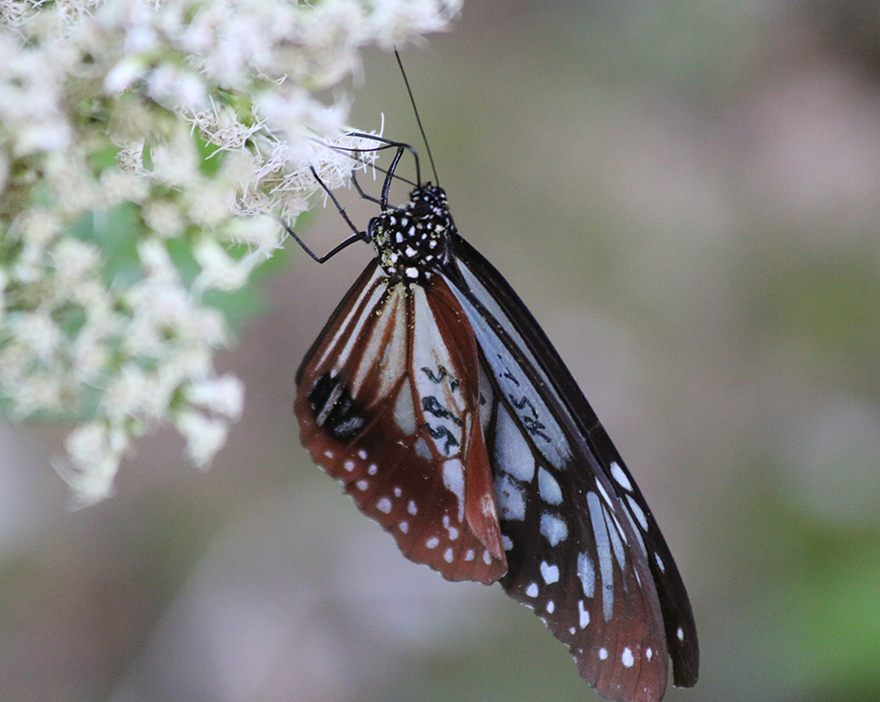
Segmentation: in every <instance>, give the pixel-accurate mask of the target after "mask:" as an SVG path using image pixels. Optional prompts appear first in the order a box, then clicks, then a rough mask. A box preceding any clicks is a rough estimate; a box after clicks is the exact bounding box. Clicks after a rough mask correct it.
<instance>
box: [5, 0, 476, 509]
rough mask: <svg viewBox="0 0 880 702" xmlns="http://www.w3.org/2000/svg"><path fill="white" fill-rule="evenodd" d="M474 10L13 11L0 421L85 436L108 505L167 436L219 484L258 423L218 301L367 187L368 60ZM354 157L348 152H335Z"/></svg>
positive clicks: (425, 2) (166, 7)
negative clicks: (358, 81) (356, 170)
mask: <svg viewBox="0 0 880 702" xmlns="http://www.w3.org/2000/svg"><path fill="white" fill-rule="evenodd" d="M459 4H460V0H322V1H320V2H315V3H313V4H303V3H297V2H295V1H293V0H56V2H54V3H48V2H45V0H0V231H2V239H0V411H2V412H3V413H4V415H5V416H6V417H9V418H11V419H15V420H21V419H26V418H42V419H47V420H65V421H71V420H74V421H76V422H77V426H76V428H75V429H74V430H73V431H72V432H71V434H70V435H69V437H68V439H67V442H66V449H67V456H66V458H65V459H63V460H59V461H58V462H57V464H56V468H57V469H58V470H59V473H60V474H61V475H62V476H63V477H64V478H65V479H66V480H67V481H68V483H69V484H70V485H71V487H72V490H73V493H74V496H75V499H76V501H77V502H78V503H79V504H88V503H91V502H94V501H97V500H100V499H102V498H104V497H105V496H107V495H108V494H109V493H110V491H111V489H112V483H113V478H114V476H115V474H116V472H117V470H118V467H119V463H120V461H121V459H122V457H123V456H124V455H125V454H126V453H127V452H129V451H130V450H131V449H132V446H133V442H134V440H135V439H136V438H138V437H140V436H141V435H143V434H144V433H145V432H146V431H148V430H149V429H150V428H152V427H154V426H157V425H159V424H161V423H164V422H168V423H171V424H173V425H174V426H175V427H176V428H177V430H178V431H179V432H180V433H181V434H182V435H183V436H184V437H185V438H186V440H187V449H186V450H187V453H188V455H189V457H190V459H191V460H192V461H193V462H194V463H195V464H196V465H198V466H204V465H206V464H207V463H208V462H209V461H210V459H211V458H212V456H213V455H214V454H215V453H216V451H217V450H218V449H219V448H220V447H221V446H222V445H223V443H224V441H225V438H226V433H227V430H228V426H229V424H230V423H231V422H233V421H235V420H236V419H237V418H238V416H239V415H240V413H241V409H242V402H243V388H242V385H241V382H240V381H239V380H238V379H237V378H235V377H234V376H231V375H225V376H218V375H217V373H216V372H215V370H214V368H213V362H212V356H213V354H214V353H215V352H216V351H217V350H219V349H221V348H223V347H224V346H225V345H226V344H227V343H228V340H229V334H228V328H227V322H226V319H225V318H224V316H223V314H222V312H221V311H220V310H219V309H218V308H217V307H214V306H212V305H211V304H208V302H206V294H207V293H209V292H211V291H233V290H238V289H240V288H242V287H243V286H244V285H245V284H246V283H247V282H248V280H249V278H250V276H251V273H252V272H253V271H254V269H255V268H256V267H257V266H258V265H259V264H260V263H262V262H264V261H265V260H266V259H267V258H268V257H269V256H271V254H272V252H273V250H275V249H276V248H277V247H279V246H280V245H281V242H282V239H283V236H284V233H283V230H282V229H281V227H280V226H279V224H278V222H277V220H275V219H274V218H273V217H268V216H256V215H262V214H267V213H274V214H277V215H280V216H282V217H283V218H285V219H287V220H290V221H292V220H293V219H295V218H296V216H297V215H299V214H300V213H301V212H303V211H304V210H305V209H307V207H308V201H309V195H310V194H311V193H312V192H314V190H315V189H316V187H317V184H316V182H315V180H314V178H313V177H312V176H311V171H310V168H314V169H315V170H316V171H317V172H318V174H319V175H320V177H321V178H322V180H323V181H324V182H325V183H326V184H327V186H328V187H330V188H334V187H339V186H341V185H343V184H345V183H346V182H347V179H348V177H349V173H350V171H351V163H352V162H351V159H349V158H348V157H346V156H344V155H343V154H342V153H340V151H339V150H337V149H339V147H343V148H356V147H357V146H358V144H359V140H358V139H357V138H355V137H351V136H347V135H346V132H347V131H350V130H348V129H346V122H347V119H348V108H349V104H348V101H347V99H346V98H337V99H336V100H335V101H334V102H333V103H332V104H329V105H327V104H324V103H322V102H321V101H320V100H319V99H318V98H317V97H316V95H317V94H318V93H320V92H321V91H325V90H326V89H327V88H328V87H331V86H334V85H337V84H338V83H340V82H341V81H342V80H344V79H345V78H347V77H348V76H350V75H352V74H355V73H356V71H357V69H358V66H359V51H360V50H361V49H362V48H363V47H366V46H369V45H378V46H381V47H383V48H391V47H393V46H395V45H400V44H402V43H404V42H406V41H408V40H411V39H412V38H414V37H417V36H419V35H422V34H426V33H429V32H434V31H440V30H442V29H444V28H445V27H446V26H447V24H448V22H449V20H450V19H451V17H452V16H453V15H454V14H455V12H456V11H457V10H458V8H459ZM334 147H335V148H334Z"/></svg>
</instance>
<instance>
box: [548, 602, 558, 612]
mask: <svg viewBox="0 0 880 702" xmlns="http://www.w3.org/2000/svg"><path fill="white" fill-rule="evenodd" d="M554 609H556V605H555V604H554V602H553V600H547V614H553V610H554Z"/></svg>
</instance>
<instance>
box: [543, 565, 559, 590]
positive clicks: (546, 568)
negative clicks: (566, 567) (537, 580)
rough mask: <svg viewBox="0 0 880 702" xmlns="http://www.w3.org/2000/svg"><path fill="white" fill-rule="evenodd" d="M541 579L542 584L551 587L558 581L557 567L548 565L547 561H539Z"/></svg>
mask: <svg viewBox="0 0 880 702" xmlns="http://www.w3.org/2000/svg"><path fill="white" fill-rule="evenodd" d="M541 577H542V578H544V582H545V583H547V584H548V585H551V584H553V583H555V582H557V581H558V580H559V566H555V565H550V564H549V563H547V561H541Z"/></svg>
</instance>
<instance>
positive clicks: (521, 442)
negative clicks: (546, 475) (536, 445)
mask: <svg viewBox="0 0 880 702" xmlns="http://www.w3.org/2000/svg"><path fill="white" fill-rule="evenodd" d="M495 462H496V465H497V466H498V469H499V470H500V471H503V472H505V473H509V474H510V475H512V476H513V477H514V478H516V479H518V480H522V481H524V482H531V480H532V478H533V477H534V475H535V457H534V456H533V455H532V451H531V449H529V445H528V443H527V442H526V440H525V437H523V434H522V432H521V431H520V430H519V427H517V425H516V423H515V422H514V421H513V418H512V417H511V416H510V413H509V412H508V411H507V410H506V409H504V408H503V407H500V406H499V408H498V422H497V425H496V428H495Z"/></svg>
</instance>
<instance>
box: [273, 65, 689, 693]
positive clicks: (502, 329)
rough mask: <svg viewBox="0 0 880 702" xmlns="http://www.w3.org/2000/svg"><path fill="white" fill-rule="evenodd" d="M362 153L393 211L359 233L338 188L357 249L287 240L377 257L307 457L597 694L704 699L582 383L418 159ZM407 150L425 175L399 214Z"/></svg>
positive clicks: (304, 407)
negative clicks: (540, 639)
mask: <svg viewBox="0 0 880 702" xmlns="http://www.w3.org/2000/svg"><path fill="white" fill-rule="evenodd" d="M404 80H406V77H405V75H404ZM407 88H409V85H408V84H407ZM410 96H411V92H410ZM413 108H414V109H415V103H413ZM416 118H417V119H418V113H417V112H416ZM419 126H420V128H421V122H420V121H419ZM422 132H423V135H424V130H422ZM357 136H360V137H366V138H372V139H374V140H375V141H376V142H378V143H379V146H378V147H377V150H379V149H386V148H388V149H393V150H394V153H395V156H394V159H393V161H392V163H391V166H390V167H389V168H388V169H387V171H386V176H385V179H384V183H383V186H382V191H381V197H379V198H372V197H370V196H368V195H366V194H365V193H364V192H363V190H362V189H361V188H360V186H359V185H358V186H357V187H358V190H359V191H360V192H361V194H362V195H363V196H364V197H367V198H369V199H371V200H373V201H374V202H376V203H377V204H378V206H379V210H380V211H379V213H378V214H377V215H376V216H375V217H373V218H372V219H371V220H370V221H369V224H368V226H367V228H366V229H365V230H363V231H359V230H358V229H357V227H355V226H354V225H353V224H352V222H351V221H350V220H349V219H348V216H347V215H346V214H345V212H344V210H343V209H342V207H341V206H340V205H339V203H338V202H337V200H336V199H335V198H334V197H333V195H332V193H330V191H329V190H327V189H326V188H325V190H326V192H327V193H328V194H329V195H330V197H331V199H333V202H334V203H335V204H336V206H337V208H338V209H339V211H340V213H341V214H342V215H343V217H344V218H345V219H346V221H347V222H348V224H349V226H351V228H352V230H353V231H354V235H353V236H352V237H350V238H349V239H347V240H346V241H344V242H343V243H342V244H340V245H339V246H337V247H336V248H335V249H334V250H333V251H331V252H330V253H329V254H327V255H326V256H324V257H323V258H318V257H317V256H315V255H314V254H313V253H312V252H311V251H310V250H309V249H308V248H307V247H305V245H304V244H303V243H302V241H301V240H300V239H299V237H297V236H296V235H295V234H294V233H293V231H292V230H290V229H289V228H288V232H289V233H290V234H291V235H293V236H294V238H296V240H297V241H298V242H299V243H300V245H301V246H303V248H304V249H305V250H306V251H307V252H308V253H309V254H310V255H312V257H313V258H315V259H316V260H318V261H319V262H323V261H325V260H327V258H329V257H330V256H332V255H333V254H335V253H336V252H337V251H338V250H340V249H341V248H343V247H345V246H347V245H348V244H349V243H353V242H354V241H367V242H371V243H372V244H373V245H374V246H375V252H376V255H375V258H373V260H372V261H371V262H370V263H369V264H368V265H367V267H366V269H365V270H364V271H363V273H362V274H361V275H360V277H359V278H358V279H357V281H356V282H355V283H354V285H353V286H352V287H351V289H350V290H349V291H348V293H347V294H346V296H345V297H344V298H343V300H342V302H341V303H340V304H339V305H338V307H337V308H336V311H335V312H334V313H333V314H332V315H331V317H330V320H329V321H328V322H327V324H326V326H325V327H324V330H323V331H322V332H321V334H320V336H319V337H318V339H317V340H316V341H315V342H314V344H313V345H312V347H311V349H310V350H309V351H308V353H307V354H306V356H305V358H304V360H303V362H302V365H301V366H300V368H299V371H298V373H297V375H296V382H297V388H298V389H297V396H296V401H295V404H294V411H295V413H296V416H297V418H298V421H299V426H300V435H301V439H302V442H303V444H304V446H305V447H306V448H307V450H308V451H309V453H310V454H311V457H312V459H313V460H314V461H315V462H316V463H318V464H319V465H320V466H322V467H323V468H324V469H325V470H326V471H327V472H328V473H330V475H332V476H333V477H334V478H336V479H338V480H340V481H341V482H342V483H343V485H344V486H345V491H346V492H347V493H348V494H349V495H350V496H351V497H353V498H354V501H355V502H356V503H357V505H358V507H359V508H360V509H361V511H362V512H364V513H365V514H366V515H367V516H369V517H371V518H372V519H374V520H376V521H377V522H379V524H381V525H382V526H383V527H384V528H385V529H386V530H387V531H389V532H390V533H391V534H392V535H393V536H394V538H395V540H396V541H397V545H398V546H399V548H400V550H401V551H402V552H403V554H404V555H405V556H406V557H407V558H409V559H411V560H412V561H415V562H416V563H423V564H426V565H428V566H430V567H431V568H433V569H435V570H437V571H439V572H440V573H441V574H442V575H443V576H444V577H446V578H448V579H450V580H473V581H477V582H480V583H485V584H490V583H494V582H496V581H498V582H500V583H501V585H502V587H503V588H504V590H505V591H506V592H507V594H508V595H509V596H510V597H512V598H513V599H515V600H517V601H518V602H521V603H522V604H524V605H527V606H528V607H530V608H532V609H533V610H534V611H535V613H536V614H538V616H540V617H541V619H542V620H543V621H544V622H545V623H546V625H547V626H548V627H549V629H550V630H551V632H552V633H553V634H554V635H555V636H556V637H557V638H558V639H559V640H561V641H562V642H563V643H565V644H566V645H567V646H568V647H569V650H570V651H571V653H572V654H573V656H574V658H575V661H576V663H577V666H578V670H579V672H580V674H581V676H582V677H583V678H584V679H585V680H586V681H587V682H589V683H590V684H591V685H592V686H593V687H594V688H595V689H596V691H597V692H598V693H599V694H600V695H602V696H604V697H606V698H608V699H611V700H619V701H620V702H658V701H659V700H660V699H661V698H662V697H663V695H664V693H665V690H666V686H667V675H668V661H669V659H671V661H672V666H673V680H674V683H675V684H676V685H678V686H684V687H690V686H692V685H694V684H695V683H696V681H697V673H698V667H699V648H698V643H697V632H696V626H695V623H694V617H693V613H692V610H691V605H690V602H689V600H688V595H687V592H686V590H685V587H684V584H683V582H682V578H681V576H680V574H679V571H678V569H677V567H676V565H675V561H674V560H673V558H672V555H671V553H670V551H669V548H668V546H667V545H666V542H665V540H664V539H663V536H662V534H661V533H660V530H659V529H658V527H657V524H656V522H655V520H654V517H653V516H652V514H651V510H650V508H649V507H648V505H647V503H646V501H645V499H644V497H643V496H642V493H641V491H640V490H639V488H638V487H637V485H636V483H635V481H634V480H633V477H632V475H631V474H630V472H629V470H628V469H627V467H626V465H625V464H624V462H623V460H622V459H621V457H620V455H619V454H618V452H617V450H616V449H615V447H614V445H613V444H612V443H611V440H610V439H609V437H608V435H607V434H606V432H605V430H604V429H603V427H602V425H601V424H600V423H599V420H598V419H597V417H596V414H595V413H594V412H593V409H592V408H591V407H590V405H589V403H588V402H587V400H586V399H585V397H584V395H583V393H582V392H581V391H580V389H579V388H578V385H577V383H576V382H575V380H574V378H573V377H572V375H571V373H570V372H569V370H568V369H567V368H566V366H565V364H564V363H563V361H562V359H561V358H560V356H559V354H558V353H557V352H556V350H555V349H554V348H553V345H552V344H551V343H550V341H549V339H548V338H547V335H546V334H545V333H544V332H543V330H542V329H541V328H540V326H539V325H538V323H537V322H536V321H535V318H534V317H533V316H532V314H531V313H530V312H529V310H528V308H527V307H526V306H525V304H524V303H523V302H522V301H521V300H520V298H519V297H518V296H517V294H516V293H515V292H514V290H513V289H512V288H511V286H510V285H509V284H508V283H507V281H506V280H505V279H504V278H503V277H502V275H501V274H500V273H499V272H498V271H497V270H496V269H495V267H494V266H492V264H491V263H489V262H488V261H487V260H486V259H485V258H484V257H483V256H482V255H480V254H479V253H478V252H477V251H476V250H475V249H474V248H473V247H472V246H471V245H470V244H468V243H467V242H466V241H465V240H464V239H463V238H462V237H461V236H460V235H459V233H458V231H457V229H456V226H455V223H454V221H453V219H452V215H451V213H450V209H449V204H448V201H447V198H446V194H445V192H444V190H443V189H442V188H441V187H440V186H439V185H434V184H432V183H431V182H422V179H421V175H420V171H419V165H418V155H417V154H416V152H415V149H413V148H412V147H411V146H409V145H407V144H404V143H401V142H395V141H392V140H387V139H384V138H381V137H370V136H369V135H364V134H357ZM425 143H426V144H427V141H426V142H425ZM405 152H409V153H411V154H412V156H413V158H414V161H415V167H416V173H417V176H416V179H415V182H414V184H413V186H414V187H413V188H412V191H411V193H410V195H409V200H408V202H406V203H405V204H403V205H401V206H399V207H395V206H392V205H390V204H389V196H390V190H391V186H392V183H393V182H394V180H395V178H396V177H397V176H396V170H397V167H398V165H399V162H400V159H401V157H402V156H403V154H404V153H405ZM428 153H429V156H430V147H428ZM431 163H432V166H433V158H432V159H431ZM434 176H435V180H436V171H435V172H434ZM315 177H316V178H317V174H315ZM318 182H319V183H320V184H321V185H322V186H323V182H322V181H320V179H318ZM355 184H356V185H357V182H356V181H355Z"/></svg>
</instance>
